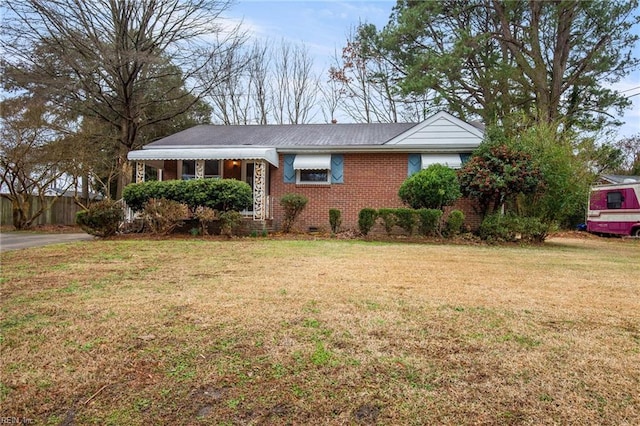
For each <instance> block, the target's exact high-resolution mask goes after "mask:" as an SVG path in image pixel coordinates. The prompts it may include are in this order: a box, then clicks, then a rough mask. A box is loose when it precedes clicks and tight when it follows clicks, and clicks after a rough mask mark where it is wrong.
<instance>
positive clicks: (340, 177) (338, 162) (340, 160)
mask: <svg viewBox="0 0 640 426" xmlns="http://www.w3.org/2000/svg"><path fill="white" fill-rule="evenodd" d="M331 183H344V155H342V154H333V155H332V156H331Z"/></svg>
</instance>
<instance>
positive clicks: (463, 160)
mask: <svg viewBox="0 0 640 426" xmlns="http://www.w3.org/2000/svg"><path fill="white" fill-rule="evenodd" d="M470 158H471V154H460V162H461V163H462V165H463V166H464V164H465V163H466V162H467V161H469V159H470Z"/></svg>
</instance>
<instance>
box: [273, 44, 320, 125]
mask: <svg viewBox="0 0 640 426" xmlns="http://www.w3.org/2000/svg"><path fill="white" fill-rule="evenodd" d="M312 68H313V58H311V56H309V52H308V50H307V48H306V47H305V46H304V45H292V44H290V43H287V42H285V41H283V42H282V44H281V45H280V49H279V50H278V52H277V53H276V55H275V61H274V73H275V75H274V79H273V85H272V87H271V90H272V93H273V97H274V99H273V103H274V108H273V115H274V119H275V121H276V123H278V124H301V123H306V122H308V121H309V120H310V119H312V118H313V117H312V116H311V113H312V111H313V107H314V102H315V99H316V96H317V87H318V77H317V76H315V75H314V74H313V71H312Z"/></svg>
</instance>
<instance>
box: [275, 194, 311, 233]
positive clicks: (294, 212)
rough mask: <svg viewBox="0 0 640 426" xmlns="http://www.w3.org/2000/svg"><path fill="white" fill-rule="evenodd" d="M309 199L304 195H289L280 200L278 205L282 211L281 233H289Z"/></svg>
mask: <svg viewBox="0 0 640 426" xmlns="http://www.w3.org/2000/svg"><path fill="white" fill-rule="evenodd" d="M308 202H309V199H308V198H307V197H305V196H304V195H300V194H294V193H289V194H285V195H283V196H282V198H280V205H281V206H282V208H283V209H284V218H283V220H282V231H283V232H284V233H289V232H291V228H292V227H293V224H294V222H295V221H296V219H297V218H298V216H300V213H302V210H304V208H305V206H306V205H307V203H308Z"/></svg>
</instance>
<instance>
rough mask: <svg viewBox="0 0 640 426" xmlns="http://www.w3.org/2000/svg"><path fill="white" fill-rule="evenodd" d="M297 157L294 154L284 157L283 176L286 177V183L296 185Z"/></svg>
mask: <svg viewBox="0 0 640 426" xmlns="http://www.w3.org/2000/svg"><path fill="white" fill-rule="evenodd" d="M295 159H296V156H295V155H293V154H285V155H284V168H283V170H282V175H283V176H284V183H296V171H295V169H294V168H293V161H294V160H295Z"/></svg>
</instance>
